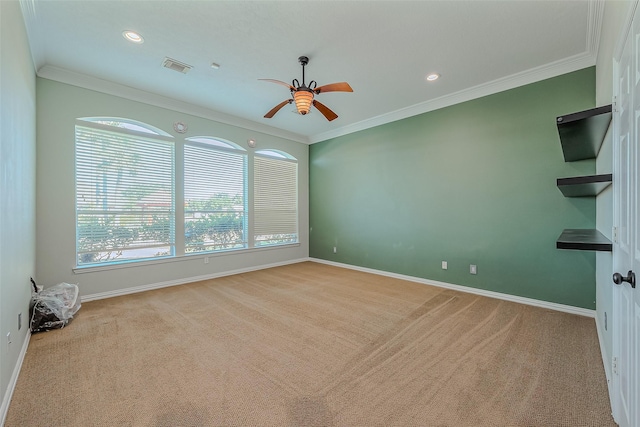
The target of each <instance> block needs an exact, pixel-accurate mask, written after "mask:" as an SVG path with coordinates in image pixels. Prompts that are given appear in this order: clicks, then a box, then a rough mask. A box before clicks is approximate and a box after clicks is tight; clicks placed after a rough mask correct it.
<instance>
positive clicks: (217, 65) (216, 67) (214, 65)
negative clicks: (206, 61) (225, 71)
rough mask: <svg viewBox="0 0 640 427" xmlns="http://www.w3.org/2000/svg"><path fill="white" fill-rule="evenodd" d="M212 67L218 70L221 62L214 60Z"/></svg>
mask: <svg viewBox="0 0 640 427" xmlns="http://www.w3.org/2000/svg"><path fill="white" fill-rule="evenodd" d="M211 68H213V69H214V70H217V69H218V68H220V64H216V63H215V62H212V63H211Z"/></svg>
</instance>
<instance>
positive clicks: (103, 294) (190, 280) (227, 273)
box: [80, 258, 310, 302]
mask: <svg viewBox="0 0 640 427" xmlns="http://www.w3.org/2000/svg"><path fill="white" fill-rule="evenodd" d="M304 261H310V260H309V258H299V259H292V260H287V261H282V262H276V263H273V264H262V265H256V266H252V267H247V268H241V269H238V270H229V271H223V272H219V273H212V274H205V275H202V276H192V277H185V278H183V279H177V280H169V281H166V282H159V283H151V284H148V285H141V286H134V287H131V288H125V289H118V290H116V291H107V292H99V293H97V294H89V295H83V296H81V297H80V301H81V302H87V301H94V300H99V299H105V298H113V297H118V296H121V295H129V294H135V293H138V292H144V291H150V290H153V289H160V288H167V287H170V286H177V285H184V284H185V283H193V282H200V281H202V280H210V279H217V278H218V277H225V276H232V275H234V274H241V273H248V272H250V271H257V270H264V269H266V268H272V267H280V266H283V265H289V264H297V263H299V262H304Z"/></svg>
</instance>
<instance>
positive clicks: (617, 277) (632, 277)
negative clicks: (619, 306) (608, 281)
mask: <svg viewBox="0 0 640 427" xmlns="http://www.w3.org/2000/svg"><path fill="white" fill-rule="evenodd" d="M622 282H627V283H628V284H630V285H631V287H632V288H634V289H635V287H636V274H635V273H634V272H633V271H631V270H629V272H628V273H627V277H624V276H623V275H622V274H620V273H615V274H614V275H613V283H615V284H616V285H621V284H622Z"/></svg>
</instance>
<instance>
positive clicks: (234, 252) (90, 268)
mask: <svg viewBox="0 0 640 427" xmlns="http://www.w3.org/2000/svg"><path fill="white" fill-rule="evenodd" d="M297 246H300V243H299V242H298V243H289V244H286V245H273V246H262V247H259V248H249V249H234V250H228V251H221V252H209V253H198V254H192V255H181V256H173V257H166V258H158V259H149V260H144V261H121V262H118V263H114V264H108V265H91V266H86V267H74V268H72V269H71V270H72V271H73V273H74V274H83V273H95V272H98V271H107V270H120V269H122V268H131V267H146V266H150V265H158V264H168V263H172V262H185V261H194V260H199V259H201V260H204V259H205V258H217V257H223V256H228V255H240V254H247V253H252V252H263V251H266V250H273V249H287V248H292V247H297Z"/></svg>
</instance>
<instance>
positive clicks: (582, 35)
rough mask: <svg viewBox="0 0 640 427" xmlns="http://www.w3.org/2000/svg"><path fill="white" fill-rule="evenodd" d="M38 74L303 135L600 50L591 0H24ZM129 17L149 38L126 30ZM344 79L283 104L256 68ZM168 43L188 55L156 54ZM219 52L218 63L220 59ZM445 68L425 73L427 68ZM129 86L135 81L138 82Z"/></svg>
mask: <svg viewBox="0 0 640 427" xmlns="http://www.w3.org/2000/svg"><path fill="white" fill-rule="evenodd" d="M21 5H22V9H23V12H24V15H25V22H26V25H27V31H28V35H29V43H30V46H31V49H32V55H33V57H34V62H35V66H36V69H37V70H38V74H39V75H40V76H42V77H46V78H51V79H55V80H59V81H64V82H67V83H72V84H77V85H80V86H84V87H90V88H92V89H96V90H103V91H108V92H111V93H114V94H117V95H121V96H126V97H129V98H132V99H138V100H146V101H148V102H154V103H156V104H160V105H163V106H169V107H172V108H177V109H182V110H185V111H186V112H191V113H195V114H199V115H202V116H205V117H209V118H212V119H215V120H220V121H223V122H228V123H232V124H238V125H241V126H244V127H246V128H249V129H253V130H258V131H263V132H267V133H271V134H274V135H279V136H284V137H287V138H290V139H294V140H298V141H301V142H307V143H309V142H316V141H320V140H323V139H326V138H329V137H333V136H338V135H341V134H345V133H348V132H352V131H356V130H360V129H364V128H367V127H370V126H373V125H377V124H381V123H385V122H388V121H391V120H396V119H399V118H403V117H407V116H410V115H414V114H419V113H421V112H425V111H429V110H432V109H435V108H439V107H442V106H446V105H450V104H453V103H456V102H460V101H464V100H467V99H472V98H474V97H478V96H482V95H486V94H489V93H493V92H496V91H499V90H504V89H508V88H510V87H515V86H518V85H521V84H526V83H529V82H533V81H537V80H540V79H543V78H548V77H552V76H555V75H558V74H562V73H565V72H569V71H574V70H577V69H580V68H584V67H587V66H591V65H594V64H595V55H596V50H597V40H598V36H599V29H600V21H601V14H602V5H603V4H602V2H597V1H482V0H476V1H409V2H404V1H258V2H248V1H187V0H183V1H175V0H174V1H139V0H135V1H134V0H121V1H118V0H111V1H92V0H85V1H78V0H76V1H67V0H21ZM127 29H130V30H135V31H138V32H139V33H140V34H142V35H143V36H144V39H145V42H144V43H143V44H141V45H134V44H132V43H130V42H128V41H126V40H125V39H124V38H123V37H122V35H121V33H122V31H123V30H127ZM301 55H306V56H308V57H309V58H310V62H309V65H308V66H307V68H306V78H307V82H308V81H309V80H316V81H317V82H318V85H319V86H321V85H323V84H327V83H333V82H340V81H347V82H349V83H350V84H351V86H352V87H353V89H354V92H353V93H339V92H332V93H325V94H320V95H317V99H318V100H319V101H320V102H322V103H324V104H325V105H327V106H328V107H329V108H331V109H333V110H334V111H335V112H336V113H337V114H338V115H339V117H338V119H336V120H334V121H332V122H328V121H327V120H326V119H325V118H324V117H323V116H322V114H320V113H319V112H318V111H317V110H316V111H314V112H313V113H312V114H310V115H307V116H300V115H297V114H294V113H292V111H293V110H294V107H293V106H285V107H284V108H283V109H282V110H280V112H279V113H278V114H276V115H275V117H274V118H272V119H265V118H263V116H264V114H265V113H266V112H267V111H269V110H270V109H271V108H272V107H273V106H275V105H276V104H277V103H279V102H281V101H283V100H285V99H288V98H290V94H289V91H288V89H287V88H285V87H283V86H280V85H276V84H273V83H268V82H262V81H258V79H260V78H271V79H278V80H282V81H285V82H288V83H289V82H291V80H292V79H294V78H297V79H298V80H301V68H300V65H299V64H298V61H297V58H298V57H299V56H301ZM165 56H168V57H171V58H174V59H177V60H178V61H181V62H184V63H186V64H189V65H191V66H193V69H192V70H191V71H190V72H189V73H187V74H182V73H178V72H175V71H172V70H168V69H166V68H163V67H162V61H163V59H164V57H165ZM212 62H216V63H219V64H220V65H221V68H220V69H218V70H214V69H212V68H211V67H210V64H211V63H212ZM430 72H437V73H440V74H441V76H442V77H441V78H440V79H439V80H438V81H436V82H435V83H427V82H425V80H424V77H425V75H426V74H427V73H430ZM131 88H133V89H131Z"/></svg>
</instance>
